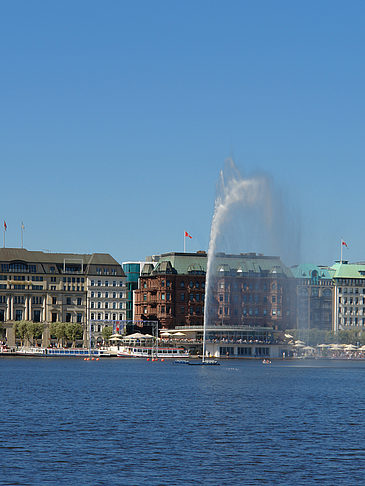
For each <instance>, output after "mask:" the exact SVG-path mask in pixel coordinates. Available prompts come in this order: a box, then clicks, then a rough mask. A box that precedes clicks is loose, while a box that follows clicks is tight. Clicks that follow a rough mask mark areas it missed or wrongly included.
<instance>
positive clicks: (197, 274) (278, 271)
mask: <svg viewBox="0 0 365 486" xmlns="http://www.w3.org/2000/svg"><path fill="white" fill-rule="evenodd" d="M206 264H207V255H206V253H205V252H198V253H166V254H163V255H161V256H160V258H159V262H158V264H157V265H156V266H155V267H153V266H152V265H148V264H146V265H145V266H144V268H143V270H142V273H141V277H140V285H139V289H138V290H136V291H135V316H136V319H141V320H142V319H145V320H149V319H151V320H158V321H159V323H160V327H161V328H163V329H167V330H168V329H174V328H176V327H179V328H181V327H197V326H202V325H203V321H204V302H205V274H206ZM292 292H293V277H292V274H291V271H290V269H288V268H287V267H285V265H284V264H283V263H282V262H281V261H280V258H278V257H268V256H264V255H256V254H255V253H245V254H240V255H226V254H223V253H221V254H218V255H217V256H216V259H215V272H214V284H213V287H212V296H211V300H210V302H209V326H215V327H218V326H225V327H227V326H228V327H232V326H244V327H256V328H259V327H264V328H266V327H270V328H274V329H277V330H279V329H286V328H289V327H290V326H291V325H292V323H293V319H294V310H293V305H292V304H293V299H292Z"/></svg>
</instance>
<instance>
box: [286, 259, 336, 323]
mask: <svg viewBox="0 0 365 486" xmlns="http://www.w3.org/2000/svg"><path fill="white" fill-rule="evenodd" d="M291 271H292V273H293V275H294V277H295V279H296V304H297V312H296V326H295V328H297V329H320V330H323V331H331V330H332V322H333V310H332V309H333V280H332V275H333V273H334V272H333V270H332V269H330V268H328V267H324V266H317V265H313V264H301V265H295V266H293V267H291Z"/></svg>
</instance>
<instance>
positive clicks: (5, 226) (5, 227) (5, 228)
mask: <svg viewBox="0 0 365 486" xmlns="http://www.w3.org/2000/svg"><path fill="white" fill-rule="evenodd" d="M7 229H8V227H7V225H6V222H5V221H4V230H5V231H6V230H7Z"/></svg>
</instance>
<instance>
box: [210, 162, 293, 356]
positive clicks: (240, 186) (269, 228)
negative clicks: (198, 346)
mask: <svg viewBox="0 0 365 486" xmlns="http://www.w3.org/2000/svg"><path fill="white" fill-rule="evenodd" d="M217 189H218V190H217V196H216V200H215V205H214V213H213V219H212V224H211V230H210V240H209V249H208V262H207V272H206V283H205V285H206V291H205V303H204V349H203V356H205V332H206V329H207V326H208V324H209V319H210V308H211V301H212V287H213V286H214V277H215V275H216V264H215V260H216V254H217V253H218V252H225V253H241V252H257V253H264V254H266V255H278V256H282V257H284V260H285V261H286V262H287V263H294V262H295V261H298V260H297V259H298V256H299V255H298V254H299V232H298V220H297V218H296V217H294V216H293V215H291V214H290V210H289V207H288V205H286V204H284V201H283V196H282V194H281V193H280V192H279V191H278V190H277V189H276V188H275V186H274V184H273V181H272V179H271V178H270V177H269V176H268V175H265V174H260V175H256V176H252V177H250V178H245V177H243V176H242V175H241V173H240V171H239V170H238V168H237V167H236V165H235V163H234V162H233V160H232V159H227V160H226V162H225V167H224V170H222V171H221V173H220V177H219V183H218V188H217Z"/></svg>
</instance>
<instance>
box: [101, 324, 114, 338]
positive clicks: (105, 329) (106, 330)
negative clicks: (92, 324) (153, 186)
mask: <svg viewBox="0 0 365 486" xmlns="http://www.w3.org/2000/svg"><path fill="white" fill-rule="evenodd" d="M112 334H113V328H112V327H111V326H105V327H103V330H102V331H101V335H102V336H103V339H104V342H106V341H109V339H110V336H111V335H112Z"/></svg>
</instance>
